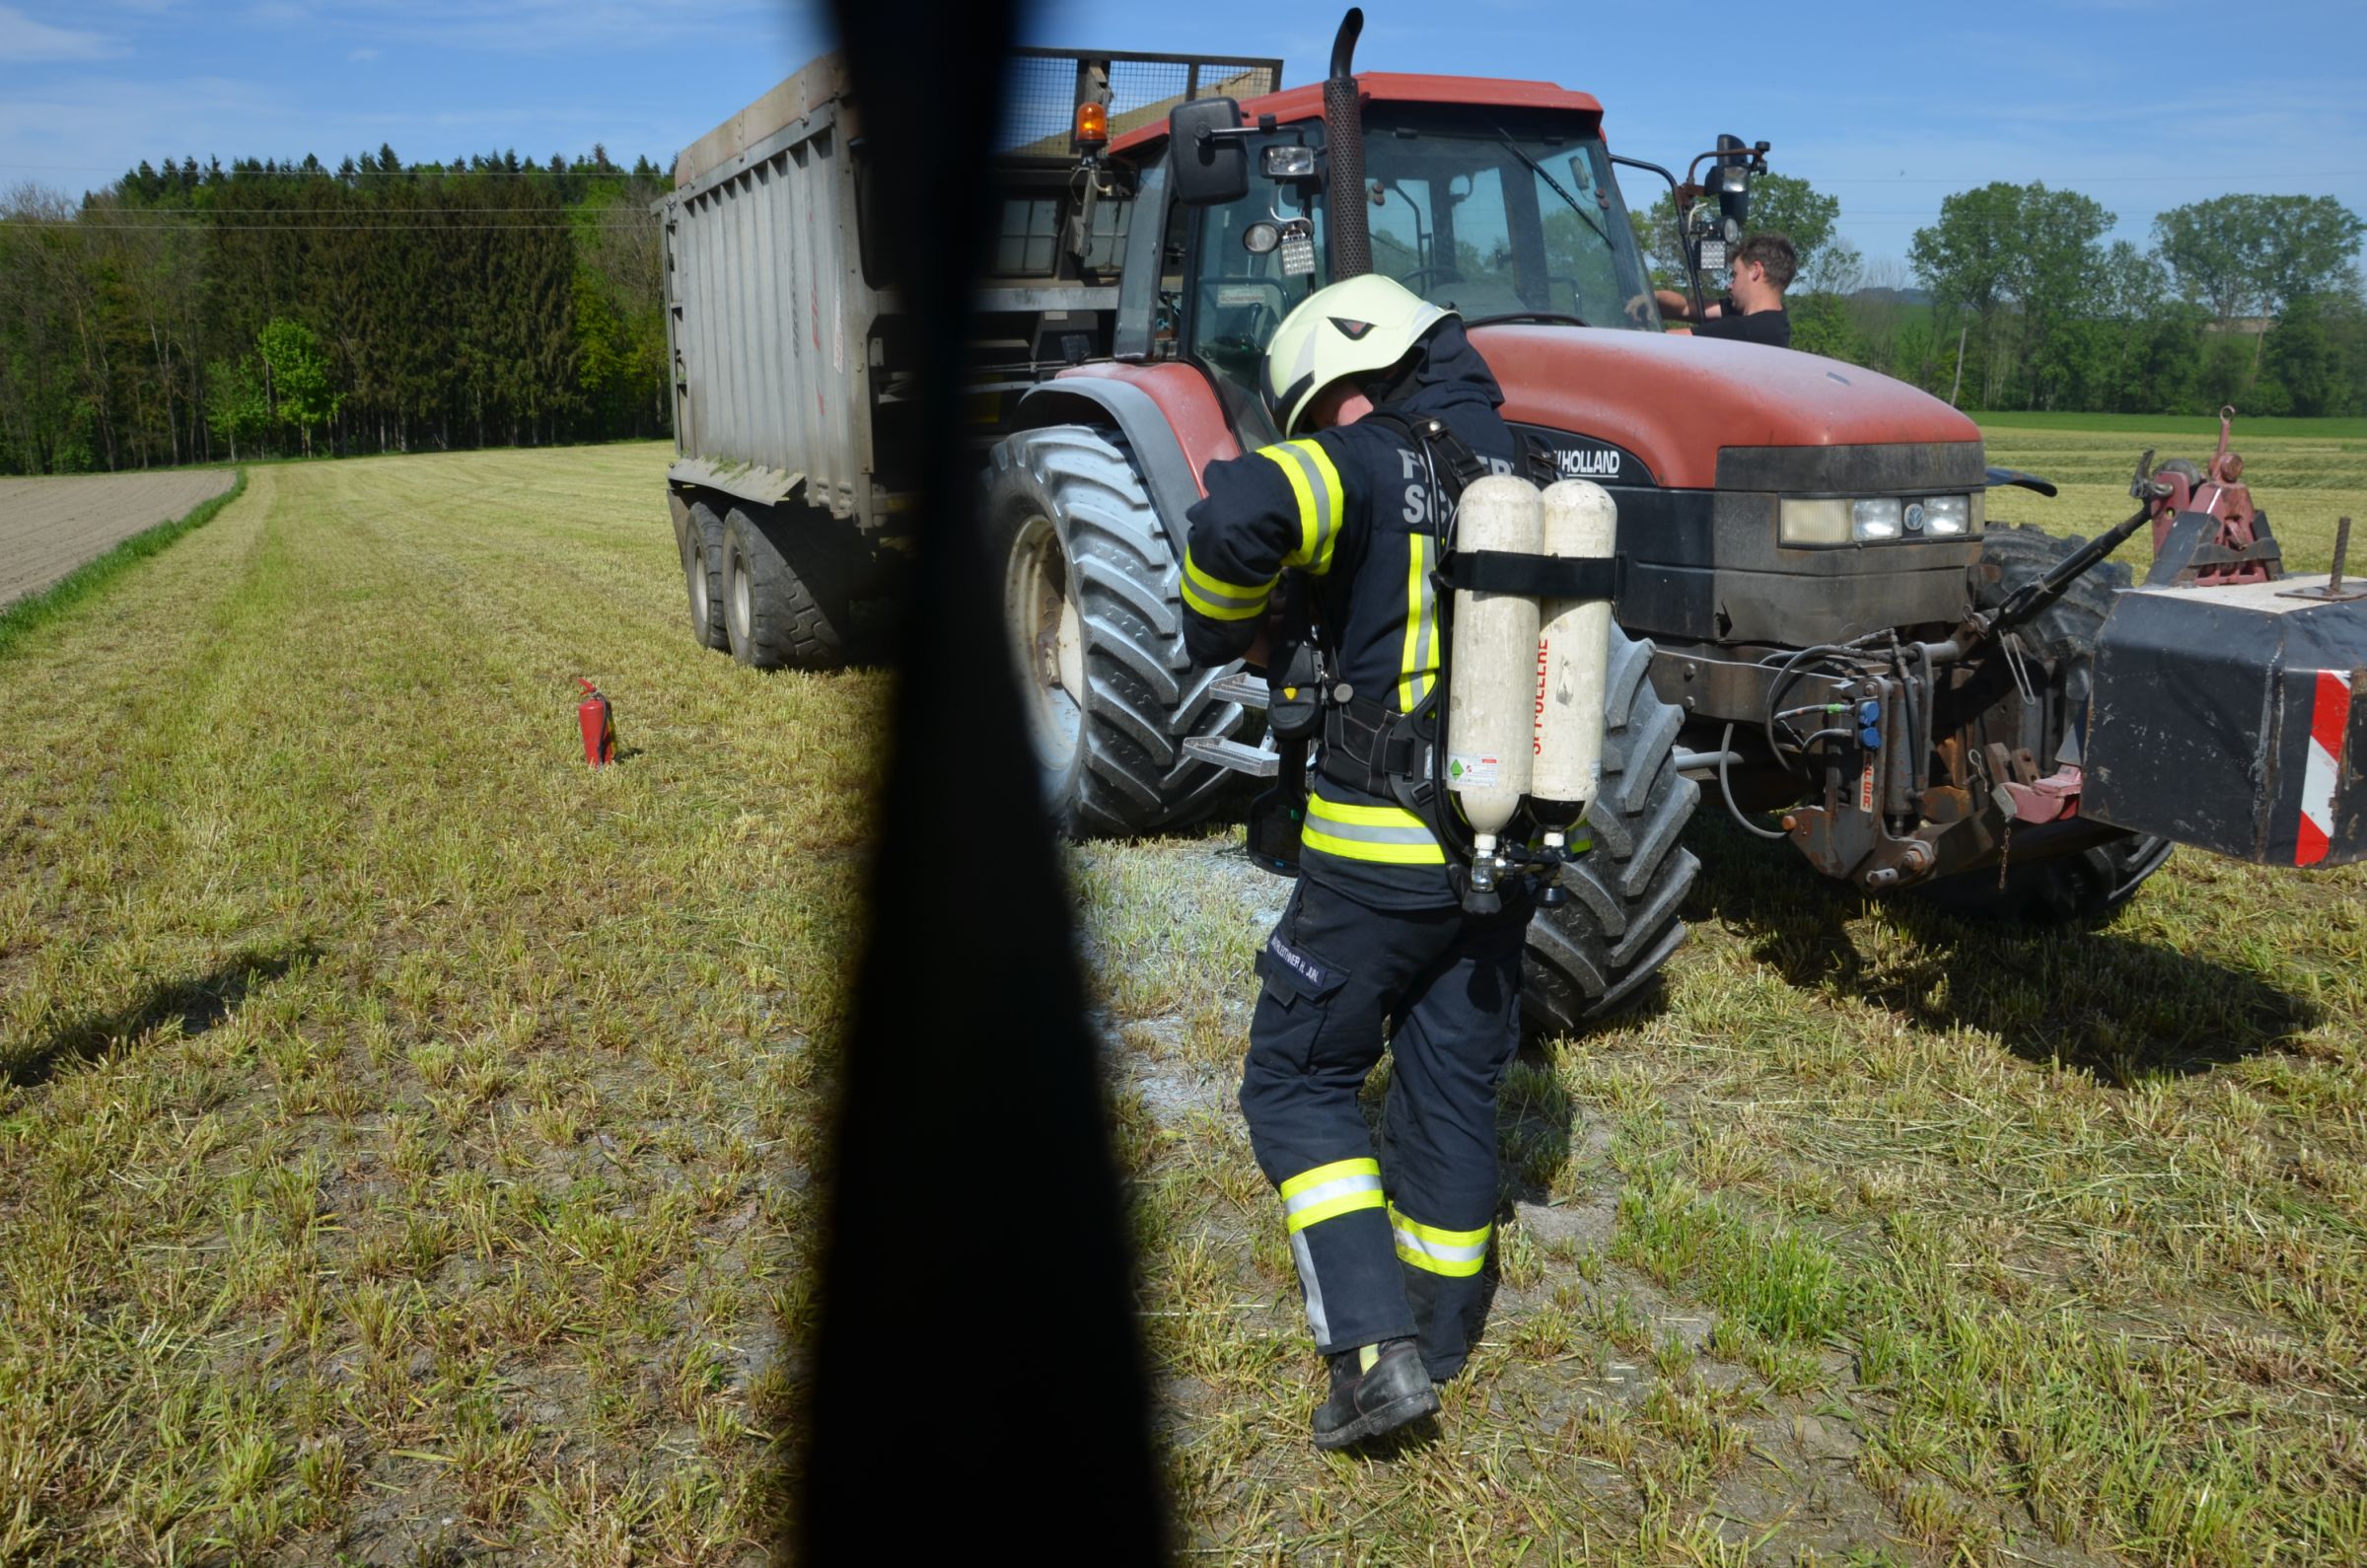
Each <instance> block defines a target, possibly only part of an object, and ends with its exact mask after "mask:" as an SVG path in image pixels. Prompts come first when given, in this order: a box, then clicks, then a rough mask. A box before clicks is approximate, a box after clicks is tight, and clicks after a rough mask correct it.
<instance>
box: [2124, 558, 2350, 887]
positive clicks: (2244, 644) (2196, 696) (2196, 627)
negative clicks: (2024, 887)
mask: <svg viewBox="0 0 2367 1568" xmlns="http://www.w3.org/2000/svg"><path fill="white" fill-rule="evenodd" d="M2293 586H2294V580H2293V579H2290V578H2288V579H2286V580H2284V581H2283V582H2275V583H2246V584H2242V585H2239V586H2236V587H2231V588H2183V589H2182V588H2152V587H2147V588H2139V589H2132V590H2130V591H2129V592H2127V593H2124V594H2121V595H2120V596H2118V598H2117V599H2116V602H2115V604H2114V606H2113V613H2112V617H2111V618H2110V619H2109V620H2107V621H2106V622H2105V624H2104V631H2103V633H2102V635H2101V636H2100V637H2099V638H2098V640H2097V648H2096V680H2095V687H2094V691H2093V693H2092V695H2091V697H2090V699H2089V701H2090V707H2089V722H2088V740H2087V755H2086V759H2085V760H2086V768H2087V776H2086V779H2085V792H2084V796H2083V799H2082V801H2081V805H2080V813H2081V815H2082V816H2085V817H2092V818H2096V819H2099V820H2103V821H2106V822H2110V823H2112V824H2113V825H2114V826H2116V827H2124V828H2127V829H2129V830H2131V831H2133V832H2139V833H2157V834H2160V835H2161V836H2162V837H2164V838H2169V839H2173V840H2175V841H2176V842H2178V843H2182V844H2194V845H2198V846H2200V847H2201V848H2204V849H2209V850H2213V851H2216V852H2217V853H2219V854H2222V855H2227V856H2230V857H2232V858H2234V859H2237V860H2248V861H2252V862H2254V863H2255V864H2258V865H2268V866H2340V865H2348V864H2350V863H2352V862H2354V861H2358V860H2362V859H2367V781H2362V779H2361V778H2360V774H2361V772H2362V770H2363V769H2367V600H2354V601H2351V602H2349V603H2326V602H2320V601H2311V600H2306V599H2296V598H2292V597H2289V596H2287V595H2286V594H2284V593H2283V590H2286V589H2289V588H2291V587H2293Z"/></svg>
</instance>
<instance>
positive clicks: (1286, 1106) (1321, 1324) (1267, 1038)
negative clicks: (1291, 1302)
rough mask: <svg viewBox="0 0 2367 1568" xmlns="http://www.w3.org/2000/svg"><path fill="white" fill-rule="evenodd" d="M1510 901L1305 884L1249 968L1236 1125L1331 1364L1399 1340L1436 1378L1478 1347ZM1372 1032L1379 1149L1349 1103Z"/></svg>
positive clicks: (1508, 1042) (1508, 972)
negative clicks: (1452, 902)
mask: <svg viewBox="0 0 2367 1568" xmlns="http://www.w3.org/2000/svg"><path fill="white" fill-rule="evenodd" d="M1505 903H1506V907H1505V910H1504V912H1503V913H1502V914H1498V915H1487V916H1472V915H1467V914H1465V913H1464V912H1463V911H1462V910H1461V909H1459V908H1455V907H1451V906H1450V907H1444V908H1421V909H1376V908H1373V907H1370V906H1369V905H1366V904H1364V903H1362V902H1360V901H1358V900H1357V899H1355V898H1352V897H1350V896H1348V895H1347V894H1345V893H1342V892H1340V891H1337V890H1335V889H1332V888H1328V887H1326V886H1325V885H1324V884H1322V883H1320V882H1314V881H1310V880H1308V879H1307V878H1305V877H1302V878H1301V879H1300V881H1299V885H1298V890H1297V891H1296V892H1294V893H1293V894H1292V896H1291V900H1290V906H1289V907H1288V908H1287V909H1286V910H1285V911H1284V912H1283V915H1282V919H1281V921H1280V922H1279V923H1278V924H1276V925H1275V927H1274V929H1273V932H1272V934H1271V935H1270V936H1268V937H1267V938H1266V943H1265V947H1264V948H1263V949H1262V950H1261V951H1260V952H1259V954H1258V956H1257V973H1258V974H1259V976H1260V977H1261V978H1262V980H1263V986H1262V989H1261V990H1260V992H1259V994H1258V997H1257V1008H1256V1013H1255V1017H1254V1019H1253V1020H1252V1022H1251V1025H1250V1050H1249V1058H1248V1062H1247V1064H1246V1066H1245V1068H1244V1071H1243V1073H1242V1082H1241V1109H1242V1114H1243V1115H1244V1116H1245V1117H1246V1118H1247V1119H1248V1121H1249V1125H1250V1142H1251V1146H1252V1147H1253V1148H1254V1149H1255V1152H1256V1155H1257V1163H1258V1165H1259V1167H1260V1168H1262V1169H1263V1170H1264V1172H1265V1175H1266V1178H1267V1179H1268V1180H1270V1181H1272V1182H1273V1183H1274V1185H1275V1187H1276V1188H1277V1189H1278V1190H1279V1192H1280V1193H1281V1197H1282V1207H1283V1213H1284V1225H1285V1227H1286V1229H1287V1230H1288V1233H1289V1237H1290V1250H1291V1255H1292V1257H1293V1259H1294V1260H1295V1261H1296V1262H1297V1264H1298V1270H1299V1284H1300V1287H1301V1289H1302V1290H1303V1291H1304V1293H1305V1296H1306V1302H1307V1322H1308V1326H1309V1328H1311V1329H1312V1330H1313V1331H1314V1334H1315V1343H1316V1348H1317V1349H1318V1350H1320V1351H1322V1352H1323V1353H1325V1354H1326V1355H1329V1354H1332V1353H1334V1352H1337V1351H1341V1350H1346V1349H1349V1348H1352V1347H1354V1346H1357V1345H1367V1344H1373V1343H1376V1342H1378V1341H1380V1340H1384V1339H1397V1338H1401V1337H1404V1336H1406V1335H1412V1336H1414V1337H1415V1339H1416V1340H1417V1341H1418V1343H1419V1345H1420V1348H1421V1353H1422V1359H1423V1361H1424V1362H1425V1363H1426V1364H1427V1365H1428V1367H1429V1369H1430V1375H1431V1376H1432V1377H1433V1378H1435V1379H1440V1380H1444V1379H1447V1378H1450V1377H1453V1376H1454V1375H1455V1374H1456V1373H1457V1372H1458V1371H1460V1370H1461V1369H1462V1367H1463V1364H1464V1361H1465V1359H1466V1358H1467V1357H1468V1356H1469V1355H1470V1348H1471V1345H1472V1343H1473V1342H1474V1341H1475V1340H1476V1339H1477V1337H1478V1331H1479V1325H1480V1322H1481V1320H1482V1319H1484V1317H1485V1315H1486V1309H1487V1297H1488V1290H1487V1280H1486V1278H1485V1275H1484V1272H1483V1271H1484V1269H1485V1267H1486V1262H1487V1248H1488V1242H1489V1237H1490V1232H1491V1230H1492V1223H1493V1220H1494V1217H1495V1210H1496V1091H1497V1087H1498V1086H1499V1085H1500V1084H1501V1083H1502V1082H1503V1078H1504V1071H1505V1069H1506V1068H1507V1067H1509V1066H1510V1065H1511V1064H1512V1058H1513V1053H1514V1051H1515V1050H1516V1049H1517V1048H1518V1046H1519V1043H1520V1002H1521V949H1522V934H1523V932H1524V931H1525V929H1526V928H1527V926H1528V923H1529V912H1530V905H1529V903H1528V901H1527V900H1526V899H1520V898H1507V899H1506V900H1505ZM1385 1032H1386V1033H1387V1034H1388V1048H1389V1050H1390V1053H1391V1058H1392V1060H1391V1067H1390V1078H1389V1095H1388V1104H1387V1106H1386V1108H1385V1110H1384V1112H1383V1116H1382V1125H1381V1136H1380V1141H1379V1147H1378V1150H1376V1148H1375V1142H1374V1138H1373V1133H1372V1129H1371V1128H1370V1127H1369V1126H1368V1125H1367V1124H1366V1121H1365V1117H1364V1112H1363V1110H1362V1109H1361V1108H1360V1107H1359V1105H1358V1104H1357V1095H1358V1092H1359V1091H1360V1090H1361V1089H1362V1088H1363V1086H1364V1081H1365V1078H1366V1076H1367V1075H1368V1074H1370V1073H1371V1071H1372V1070H1373V1068H1374V1066H1375V1065H1376V1064H1377V1063H1379V1061H1380V1060H1381V1053H1382V1049H1383V1036H1384V1033H1385Z"/></svg>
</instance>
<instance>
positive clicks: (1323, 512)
mask: <svg viewBox="0 0 2367 1568" xmlns="http://www.w3.org/2000/svg"><path fill="white" fill-rule="evenodd" d="M1267 450H1269V451H1274V452H1287V453H1289V454H1290V461H1291V462H1293V463H1297V464H1298V465H1299V472H1301V473H1302V474H1305V475H1306V477H1307V493H1308V494H1309V495H1311V496H1313V497H1314V498H1315V553H1314V554H1312V555H1310V556H1309V557H1308V558H1307V563H1306V564H1308V565H1309V566H1314V565H1317V564H1319V563H1320V562H1321V561H1322V560H1323V558H1324V557H1325V556H1326V555H1327V554H1329V553H1330V550H1331V529H1332V524H1333V519H1332V516H1331V487H1330V486H1329V485H1327V484H1326V483H1325V482H1324V470H1323V469H1321V468H1319V467H1317V466H1316V463H1315V459H1313V458H1311V457H1309V456H1308V455H1307V453H1306V452H1305V451H1304V450H1303V449H1302V448H1301V447H1300V446H1299V444H1298V443H1297V442H1295V441H1286V442H1284V443H1283V444H1282V445H1281V446H1279V447H1273V448H1269V449H1267Z"/></svg>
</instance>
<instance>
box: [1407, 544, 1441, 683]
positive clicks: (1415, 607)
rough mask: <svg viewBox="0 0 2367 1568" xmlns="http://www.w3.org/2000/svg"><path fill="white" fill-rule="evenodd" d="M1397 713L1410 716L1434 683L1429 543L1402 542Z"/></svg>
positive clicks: (1435, 617) (1435, 611) (1434, 633)
mask: <svg viewBox="0 0 2367 1568" xmlns="http://www.w3.org/2000/svg"><path fill="white" fill-rule="evenodd" d="M1398 669H1399V677H1398V711H1399V713H1411V712H1412V711H1413V710H1414V706H1415V704H1417V703H1419V702H1420V701H1421V700H1422V698H1424V697H1426V696H1428V695H1429V694H1430V688H1431V687H1432V686H1433V685H1435V684H1437V681H1438V601H1437V590H1435V589H1434V588H1432V587H1431V585H1430V540H1429V538H1428V536H1426V535H1420V534H1413V535H1407V536H1406V539H1405V650H1404V652H1403V654H1401V655H1400V656H1399V661H1398Z"/></svg>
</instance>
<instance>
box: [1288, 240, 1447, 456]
mask: <svg viewBox="0 0 2367 1568" xmlns="http://www.w3.org/2000/svg"><path fill="white" fill-rule="evenodd" d="M1454 314H1455V313H1454V312H1453V311H1450V310H1447V309H1445V308H1444V307H1441V306H1437V305H1433V304H1431V303H1430V302H1429V301H1428V300H1425V299H1423V298H1422V297H1421V296H1420V295H1418V294H1416V293H1414V292H1413V291H1412V290H1411V289H1409V288H1407V287H1405V285H1404V284H1402V283H1399V282H1398V281H1397V280H1396V279H1394V278H1385V277H1383V276H1381V275H1380V274H1379V273H1377V272H1368V273H1366V274H1365V275H1364V276H1362V277H1357V278H1349V279H1347V280H1346V281H1345V282H1341V283H1334V284H1332V285H1331V286H1330V287H1329V288H1323V289H1318V290H1316V291H1315V292H1314V293H1313V294H1310V295H1308V296H1307V298H1305V299H1304V300H1301V301H1300V302H1299V306H1298V309H1296V310H1294V311H1292V312H1291V313H1290V314H1289V315H1288V316H1286V317H1284V318H1283V319H1282V324H1281V325H1280V326H1278V327H1276V328H1275V329H1274V339H1273V341H1272V342H1270V343H1268V344H1266V346H1265V400H1266V406H1267V407H1268V408H1270V409H1272V410H1273V415H1274V419H1275V421H1276V422H1277V423H1278V424H1280V425H1281V427H1282V434H1284V435H1285V436H1288V435H1294V434H1296V433H1297V431H1298V425H1299V421H1300V420H1301V419H1302V418H1304V417H1305V415H1306V413H1307V410H1308V409H1309V408H1312V407H1313V406H1315V399H1316V398H1317V396H1319V395H1320V394H1321V393H1322V392H1323V391H1324V389H1325V388H1327V387H1328V386H1330V385H1331V384H1332V383H1333V382H1336V381H1338V380H1339V379H1340V378H1341V377H1343V376H1364V375H1370V374H1372V373H1373V372H1375V371H1383V370H1387V369H1389V367H1390V366H1392V365H1395V364H1396V363H1397V362H1398V361H1399V360H1400V359H1403V358H1404V357H1405V354H1406V351H1407V350H1409V349H1411V348H1412V347H1413V346H1414V344H1416V343H1418V342H1420V341H1421V340H1422V338H1423V337H1424V335H1426V334H1427V333H1428V332H1429V331H1430V329H1431V328H1432V327H1434V326H1436V325H1437V324H1438V323H1439V322H1441V321H1445V320H1446V319H1447V318H1448V317H1450V316H1452V315H1454Z"/></svg>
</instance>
